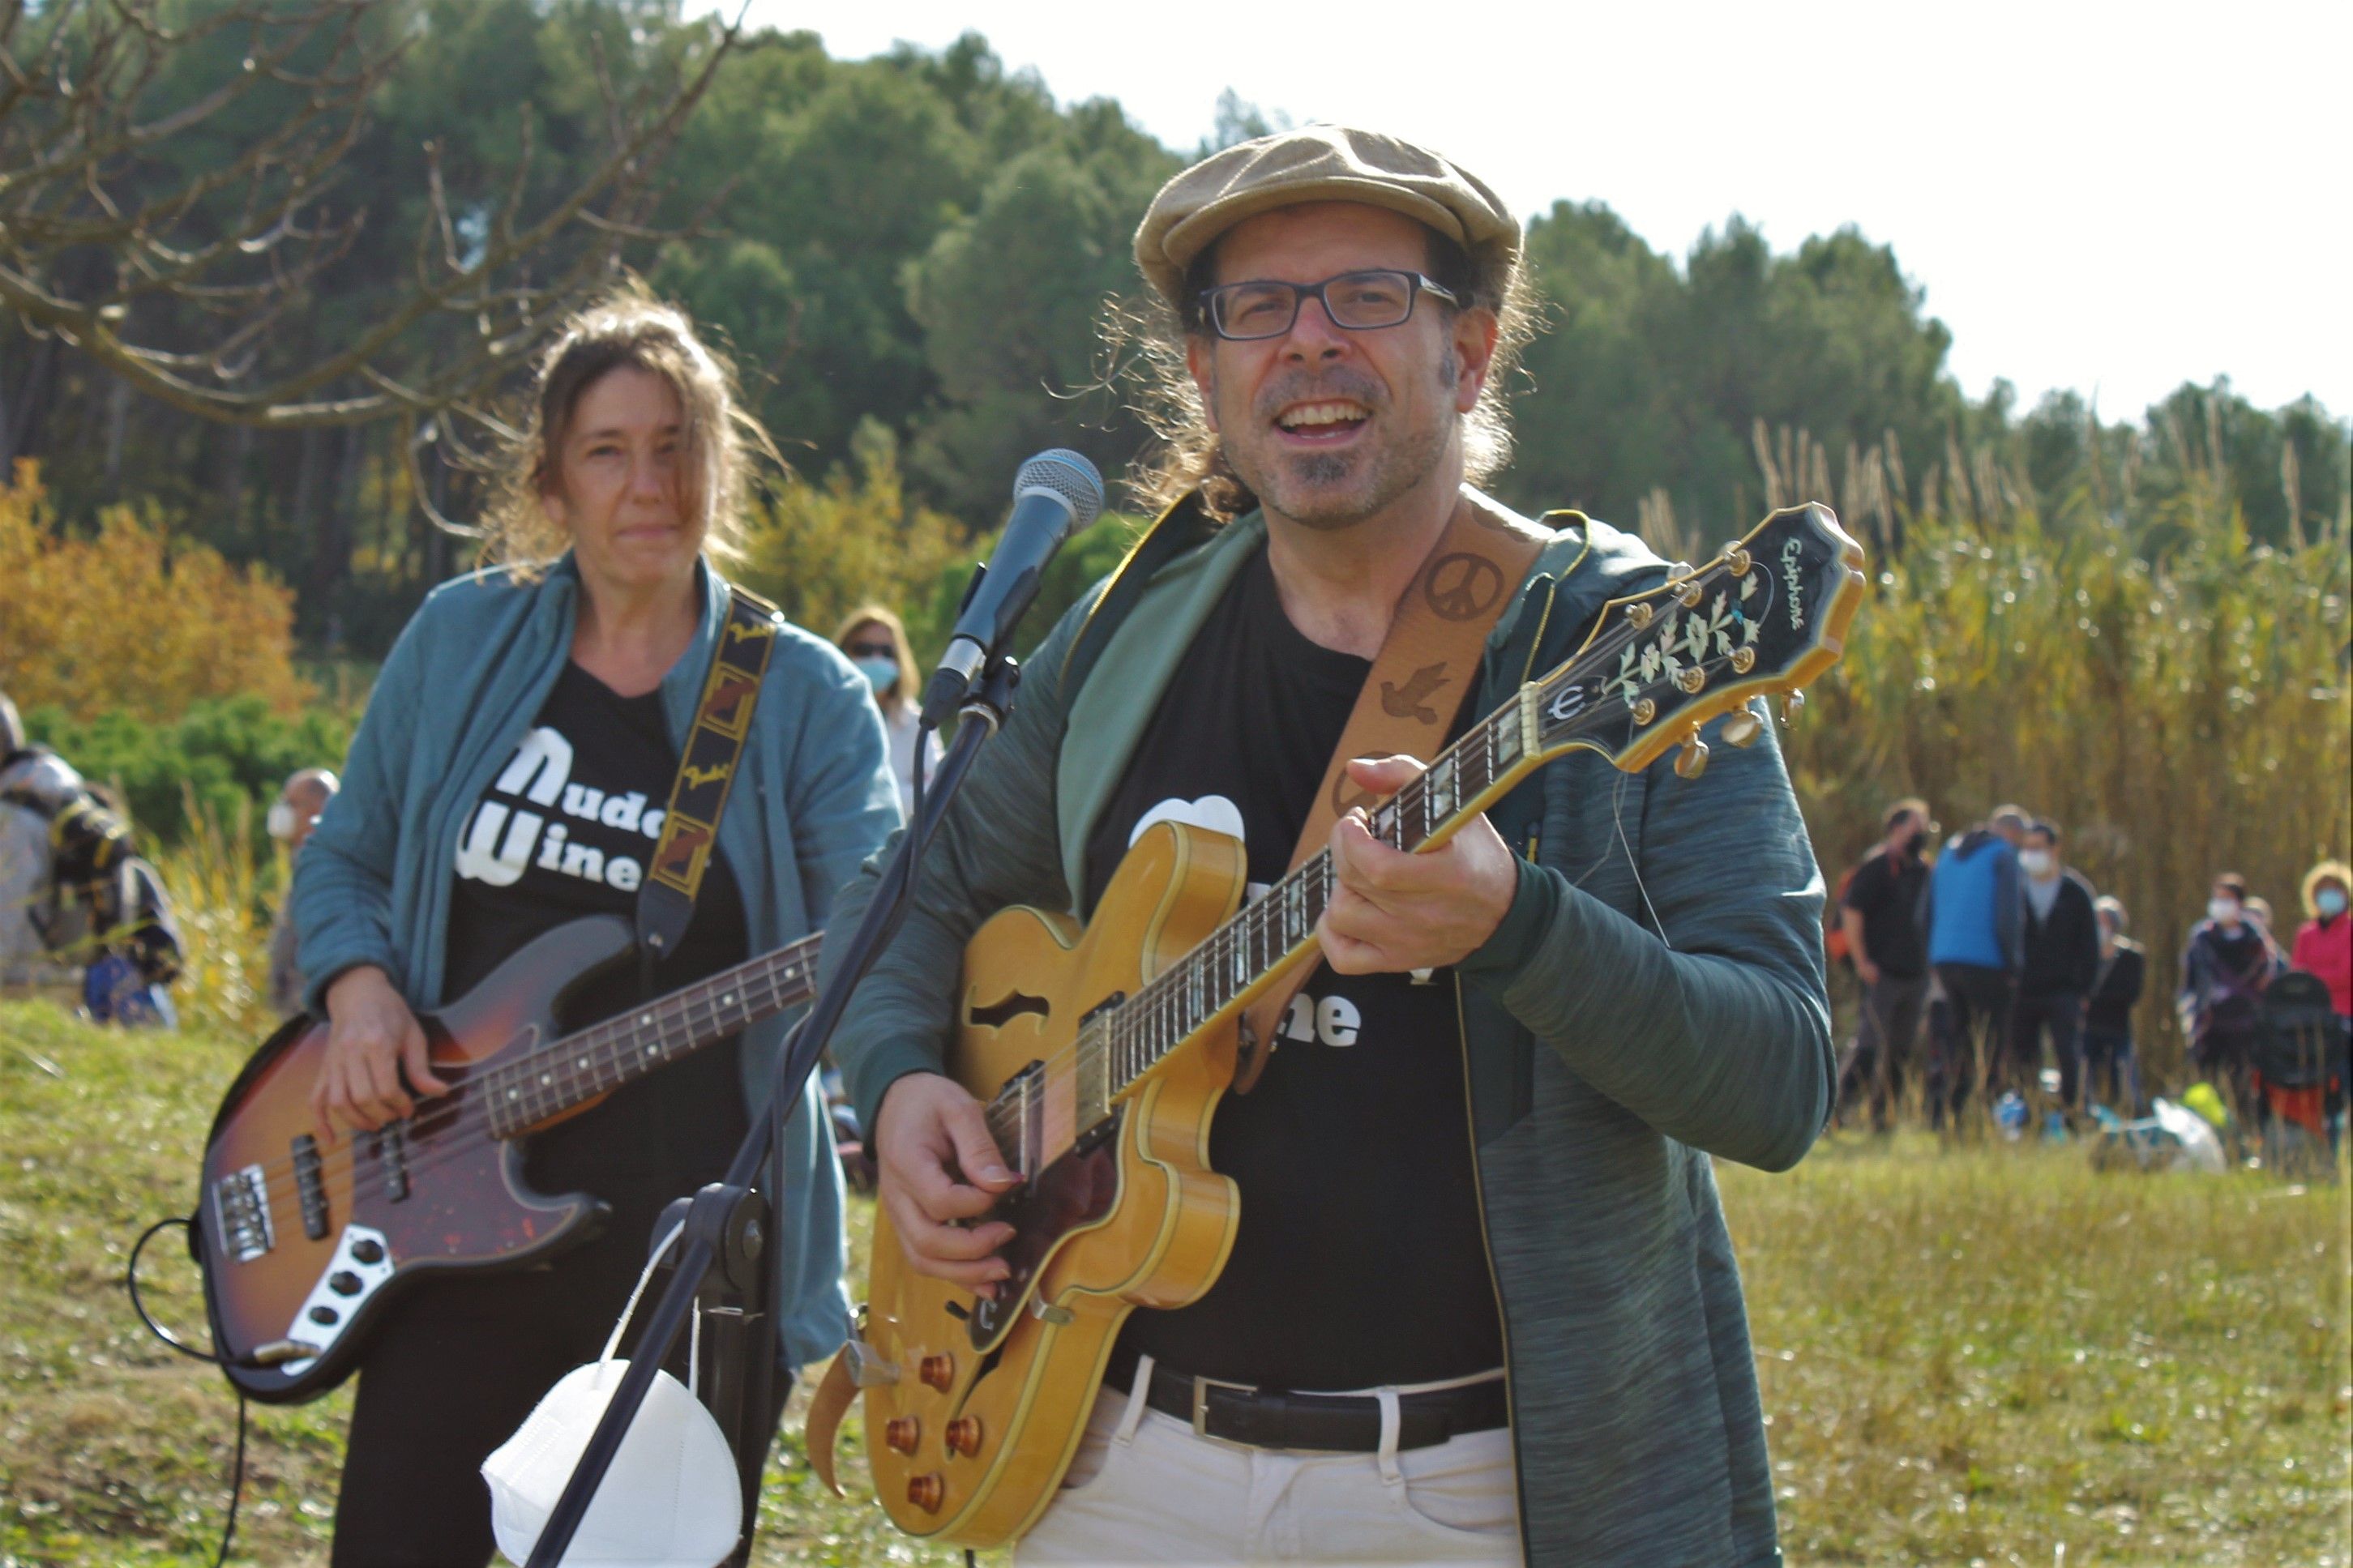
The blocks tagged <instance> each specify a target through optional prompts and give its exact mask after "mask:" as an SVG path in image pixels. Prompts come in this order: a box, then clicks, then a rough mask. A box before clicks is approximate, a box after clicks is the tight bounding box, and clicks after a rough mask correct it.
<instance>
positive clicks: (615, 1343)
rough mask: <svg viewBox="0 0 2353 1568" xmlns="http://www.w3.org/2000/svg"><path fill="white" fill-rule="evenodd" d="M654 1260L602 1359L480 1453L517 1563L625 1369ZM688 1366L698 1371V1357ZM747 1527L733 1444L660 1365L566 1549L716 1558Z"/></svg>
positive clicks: (685, 1566) (589, 1558)
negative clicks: (626, 1341)
mask: <svg viewBox="0 0 2353 1568" xmlns="http://www.w3.org/2000/svg"><path fill="white" fill-rule="evenodd" d="M681 1228H682V1227H681ZM679 1234H680V1231H679V1230H678V1229H673V1230H672V1231H671V1232H670V1236H669V1237H667V1238H665V1239H664V1240H663V1242H662V1245H661V1247H659V1248H658V1249H657V1250H656V1251H655V1254H654V1258H655V1259H656V1260H657V1261H659V1258H661V1256H662V1254H663V1253H665V1252H667V1251H669V1250H670V1245H671V1243H673V1242H674V1241H676V1240H677V1238H678V1237H679ZM653 1267H654V1266H653V1264H652V1263H649V1264H647V1266H646V1272H645V1273H644V1274H642V1275H640V1276H638V1288H637V1289H636V1290H634V1291H632V1292H631V1293H630V1296H629V1304H628V1306H627V1307H625V1308H623V1309H622V1310H621V1321H619V1322H618V1323H616V1324H615V1325H614V1326H613V1337H612V1338H611V1339H609V1340H607V1341H606V1342H605V1354H604V1357H603V1359H601V1360H598V1361H595V1362H591V1363H589V1364H588V1365H586V1366H578V1367H574V1368H573V1369H572V1370H571V1371H570V1372H567V1373H565V1374H564V1376H563V1378H562V1380H561V1381H559V1382H558V1383H557V1384H556V1385H555V1386H554V1388H551V1389H549V1390H548V1391H547V1395H546V1397H545V1398H543V1399H542V1400H541V1401H540V1402H539V1405H538V1407H537V1408H536V1409H534V1410H533V1411H532V1413H531V1416H530V1418H529V1419H528V1420H526V1421H524V1422H523V1424H522V1427H521V1429H520V1430H518V1431H517V1432H516V1433H515V1435H514V1436H512V1437H510V1438H508V1439H507V1440H506V1442H505V1443H504V1444H502V1445H501V1446H500V1448H499V1450H498V1452H496V1453H494V1454H492V1455H491V1457H490V1458H487V1459H485V1460H483V1461H482V1479H484V1480H486V1481H488V1482H489V1483H490V1486H491V1534H492V1535H494V1536H496V1537H497V1538H498V1542H499V1550H500V1551H501V1552H503V1553H505V1554H506V1555H507V1556H508V1557H510V1558H512V1560H513V1561H515V1562H517V1563H522V1562H526V1561H528V1560H529V1559H530V1557H531V1552H532V1548H533V1546H535V1545H537V1544H538V1542H539V1532H540V1531H542V1530H543V1529H544V1528H545V1527H546V1524H547V1518H548V1515H550V1514H552V1513H554V1511H555V1504H556V1501H557V1500H558V1499H560V1498H562V1497H563V1495H564V1488H565V1483H566V1482H567V1481H569V1480H570V1479H572V1469H573V1467H574V1466H575V1465H576V1464H577V1463H578V1462H579V1459H580V1454H581V1451H582V1450H583V1449H585V1448H586V1447H588V1438H589V1436H591V1435H592V1434H593V1433H594V1432H595V1431H596V1423H597V1422H598V1421H600V1420H601V1419H603V1417H604V1415H605V1407H606V1405H608V1404H609V1403H611V1401H612V1397H613V1390H614V1389H616V1388H617V1387H619V1386H620V1383H621V1379H622V1377H623V1375H624V1374H626V1373H628V1369H629V1363H628V1362H625V1361H615V1360H614V1359H613V1352H615V1351H616V1350H617V1349H619V1348H620V1343H621V1333H622V1331H623V1330H625V1329H627V1328H628V1324H629V1318H630V1316H631V1314H633V1313H634V1312H636V1310H638V1297H639V1296H642V1295H643V1294H644V1293H645V1289H646V1281H647V1280H648V1279H651V1278H652V1277H653ZM688 1375H689V1376H690V1377H691V1376H692V1375H693V1372H692V1369H691V1367H690V1369H689V1371H688ZM743 1528H744V1494H743V1491H742V1489H741V1488H740V1487H739V1485H738V1484H737V1481H736V1476H735V1456H734V1454H733V1452H732V1451H731V1450H730V1449H729V1448H728V1447H727V1438H726V1436H724V1435H723V1433H722V1432H721V1431H720V1430H719V1423H718V1422H717V1421H715V1420H713V1419H712V1415H711V1412H710V1411H708V1410H706V1409H704V1408H703V1407H702V1401H701V1400H699V1399H697V1398H695V1397H694V1395H693V1394H691V1393H689V1392H688V1391H687V1389H686V1385H685V1384H681V1383H680V1382H679V1381H678V1379H676V1378H674V1377H672V1376H671V1375H670V1373H666V1372H657V1373H654V1382H653V1386H652V1387H651V1388H649V1389H648V1390H647V1391H646V1402H645V1404H644V1405H640V1406H639V1407H638V1415H637V1419H635V1420H634V1421H632V1422H630V1423H629V1435H628V1436H627V1437H624V1438H622V1439H621V1447H620V1451H619V1452H618V1453H617V1454H615V1455H614V1456H613V1466H612V1468H611V1469H609V1470H607V1472H606V1473H605V1481H604V1484H603V1485H602V1486H600V1487H599V1488H597V1489H596V1500H595V1501H594V1502H592V1503H590V1504H589V1505H588V1511H587V1513H586V1515H585V1516H584V1517H583V1518H582V1519H581V1521H580V1528H579V1530H578V1531H575V1533H574V1535H573V1537H572V1544H571V1545H570V1546H569V1547H567V1548H566V1549H565V1553H564V1561H565V1563H613V1564H619V1563H628V1564H631V1565H632V1568H713V1564H715V1563H720V1562H723V1560H724V1559H725V1558H726V1556H727V1554H728V1553H729V1552H733V1551H734V1550H735V1541H736V1537H737V1536H738V1535H740V1534H741V1533H742V1532H743Z"/></svg>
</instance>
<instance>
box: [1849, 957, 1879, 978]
mask: <svg viewBox="0 0 2353 1568" xmlns="http://www.w3.org/2000/svg"><path fill="white" fill-rule="evenodd" d="M1854 973H1855V978H1857V979H1858V980H1861V981H1862V983H1863V984H1865V985H1876V984H1879V965H1877V964H1875V963H1872V962H1871V960H1869V959H1867V958H1865V957H1863V956H1862V954H1861V953H1859V952H1858V953H1856V954H1855V955H1854Z"/></svg>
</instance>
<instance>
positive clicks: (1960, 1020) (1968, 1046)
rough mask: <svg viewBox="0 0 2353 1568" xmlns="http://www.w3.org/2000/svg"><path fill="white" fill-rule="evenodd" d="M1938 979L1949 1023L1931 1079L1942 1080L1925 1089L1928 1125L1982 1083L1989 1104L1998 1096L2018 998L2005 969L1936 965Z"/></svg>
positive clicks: (1956, 1108)
mask: <svg viewBox="0 0 2353 1568" xmlns="http://www.w3.org/2000/svg"><path fill="white" fill-rule="evenodd" d="M1936 979H1937V981H1938V982H1939V983H1940V984H1942V985H1943V986H1944V988H1945V1002H1946V1006H1947V1013H1946V1017H1947V1024H1946V1027H1945V1037H1944V1038H1943V1039H1941V1040H1940V1041H1938V1042H1937V1051H1936V1057H1937V1060H1936V1063H1935V1064H1934V1070H1933V1071H1932V1072H1931V1075H1930V1076H1931V1078H1932V1079H1941V1083H1935V1082H1932V1083H1931V1085H1930V1086H1929V1087H1930V1091H1931V1092H1930V1097H1929V1102H1928V1115H1929V1121H1931V1123H1932V1124H1933V1123H1937V1122H1940V1121H1942V1116H1941V1114H1940V1113H1941V1112H1942V1111H1944V1110H1947V1109H1948V1108H1949V1109H1950V1110H1952V1111H1954V1112H1955V1113H1958V1112H1959V1110H1960V1109H1961V1107H1962V1106H1964V1105H1966V1104H1968V1099H1969V1094H1970V1092H1971V1091H1972V1090H1973V1089H1975V1088H1976V1087H1977V1085H1978V1082H1979V1080H1981V1079H1982V1080H1983V1082H1984V1084H1985V1086H1986V1098H1987V1100H1989V1101H1990V1100H1993V1099H1995V1098H1996V1097H1997V1096H1999V1095H2000V1093H2001V1091H2002V1089H2003V1087H2004V1084H2005V1081H2006V1079H2005V1074H2004V1071H2003V1062H2004V1058H2006V1057H2007V1056H2008V1054H2009V1051H2008V1047H2009V1044H2010V1004H2011V1003H2012V1002H2013V1001H2014V1000H2015V998H2016V994H2017V984H2016V983H2015V982H2014V981H2013V980H2012V979H2011V978H2010V974H2009V973H2008V972H2007V971H2006V970H2000V969H1988V968H1985V967H1983V966H1982V965H1979V964H1975V963H1940V964H1938V965H1937V966H1936ZM1939 1089H1941V1092H1937V1091H1938V1090H1939Z"/></svg>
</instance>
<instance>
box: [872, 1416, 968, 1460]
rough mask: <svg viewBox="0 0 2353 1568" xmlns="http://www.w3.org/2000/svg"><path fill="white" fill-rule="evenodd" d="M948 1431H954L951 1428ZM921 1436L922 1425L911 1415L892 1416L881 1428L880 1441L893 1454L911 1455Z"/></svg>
mask: <svg viewBox="0 0 2353 1568" xmlns="http://www.w3.org/2000/svg"><path fill="white" fill-rule="evenodd" d="M950 1430H954V1427H953V1426H951V1428H950ZM922 1437H923V1422H922V1421H921V1420H920V1419H918V1418H917V1417H915V1416H913V1415H893V1416H892V1417H891V1419H890V1420H889V1421H886V1422H884V1423H883V1426H882V1441H883V1442H884V1444H886V1445H887V1446H888V1447H890V1449H891V1451H892V1453H894V1454H912V1453H913V1452H914V1451H915V1444H916V1443H917V1442H918V1441H919V1440H921V1438H922Z"/></svg>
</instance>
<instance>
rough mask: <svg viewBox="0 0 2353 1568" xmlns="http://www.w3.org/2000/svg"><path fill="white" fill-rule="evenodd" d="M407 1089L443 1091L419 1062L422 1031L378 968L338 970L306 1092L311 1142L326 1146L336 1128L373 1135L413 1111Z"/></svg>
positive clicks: (424, 1062)
mask: <svg viewBox="0 0 2353 1568" xmlns="http://www.w3.org/2000/svg"><path fill="white" fill-rule="evenodd" d="M403 1072H406V1074H407V1075H408V1081H407V1083H406V1084H403V1083H402V1082H401V1075H402V1073H403ZM411 1089H414V1090H415V1091H416V1092H417V1094H420V1095H436V1094H447V1093H448V1092H449V1086H448V1084H447V1083H445V1082H443V1081H442V1080H441V1079H438V1078H436V1077H434V1076H433V1068H432V1064H431V1063H430V1062H429V1061H428V1060H427V1057H426V1041H425V1028H424V1026H422V1025H420V1024H419V1023H417V1015H416V1014H414V1013H412V1012H410V1011H409V1010H408V1004H407V1003H406V1002H405V1001H403V1000H401V995H400V993H399V992H398V991H397V990H396V989H395V988H394V986H393V984H392V980H391V977H390V976H388V975H387V974H385V972H384V971H383V970H381V969H378V968H377V967H376V966H375V965H374V964H372V963H364V964H360V965H358V966H357V967H355V968H352V969H347V970H345V971H343V973H341V974H339V975H337V976H336V977H335V979H334V983H333V984H331V985H329V986H328V987H327V1051H326V1055H325V1057H324V1058H322V1060H321V1061H320V1064H319V1081H318V1083H317V1084H316V1085H315V1086H314V1087H313V1088H312V1089H311V1120H312V1122H313V1124H314V1125H315V1126H316V1127H317V1129H318V1135H319V1141H320V1142H322V1143H332V1142H334V1140H335V1138H336V1136H337V1135H338V1134H339V1132H341V1131H343V1129H346V1128H358V1129H364V1130H368V1131H373V1130H375V1129H376V1128H378V1127H381V1126H383V1125H384V1124H385V1122H387V1121H397V1120H399V1119H400V1118H401V1117H404V1116H406V1115H407V1114H408V1113H409V1112H410V1111H412V1110H415V1109H416V1108H417V1102H416V1100H414V1099H413V1098H411V1095H410V1090H411Z"/></svg>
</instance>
